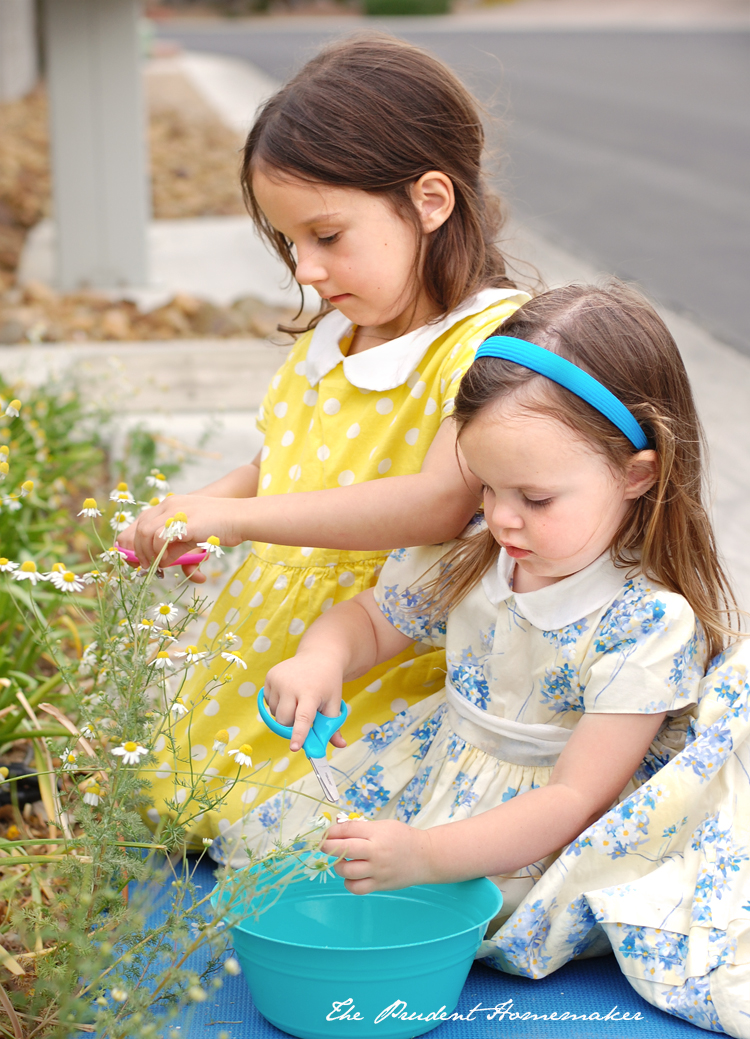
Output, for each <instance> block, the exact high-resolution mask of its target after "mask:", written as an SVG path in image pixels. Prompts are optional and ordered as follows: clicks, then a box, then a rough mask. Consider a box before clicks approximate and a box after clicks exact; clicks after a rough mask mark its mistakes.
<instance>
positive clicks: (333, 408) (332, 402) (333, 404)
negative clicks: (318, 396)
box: [323, 397, 341, 415]
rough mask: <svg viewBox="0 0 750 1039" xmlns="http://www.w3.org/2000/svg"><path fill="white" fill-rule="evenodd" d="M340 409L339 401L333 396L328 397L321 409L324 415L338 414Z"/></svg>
mask: <svg viewBox="0 0 750 1039" xmlns="http://www.w3.org/2000/svg"><path fill="white" fill-rule="evenodd" d="M340 410H341V402H340V401H338V400H336V398H335V397H329V398H328V400H327V401H326V402H325V404H324V405H323V411H325V413H326V415H338V413H339V411H340Z"/></svg>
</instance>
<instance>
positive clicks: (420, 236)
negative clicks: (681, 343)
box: [120, 35, 528, 845]
mask: <svg viewBox="0 0 750 1039" xmlns="http://www.w3.org/2000/svg"><path fill="white" fill-rule="evenodd" d="M482 150H483V131H482V125H481V121H480V118H479V115H478V113H477V110H476V106H475V104H474V102H473V99H472V98H471V96H470V95H469V94H468V92H467V91H466V90H465V88H464V87H463V86H462V85H461V83H459V81H458V80H457V79H456V78H455V77H454V76H453V75H452V73H450V72H449V71H448V69H446V68H445V67H444V66H443V65H442V64H441V63H440V62H438V61H437V60H436V59H434V58H433V57H431V56H430V55H428V54H426V53H424V52H423V51H420V50H418V49H417V48H414V47H412V46H410V45H408V44H405V43H402V42H399V41H396V40H392V39H389V38H385V37H380V36H375V35H368V36H365V37H360V38H357V39H355V40H349V41H346V42H344V43H339V44H336V45H334V46H332V47H329V48H328V49H327V50H325V51H323V52H322V53H321V54H319V55H318V56H317V57H316V58H314V59H313V60H312V61H311V62H310V63H309V64H308V65H307V66H305V68H304V69H303V70H302V71H301V72H300V73H299V74H298V75H297V76H296V77H295V78H294V79H293V80H292V81H291V82H290V83H288V84H287V85H286V86H285V87H284V88H283V89H282V90H280V91H279V93H277V94H276V95H275V96H274V97H272V98H271V99H270V100H269V101H268V102H267V103H266V104H265V106H264V108H263V109H262V111H261V112H260V114H259V116H258V118H257V119H256V122H255V125H254V126H253V128H252V130H251V132H250V135H249V137H248V140H247V144H246V146H245V152H244V162H243V169H242V182H243V187H244V190H245V193H246V197H247V201H248V207H249V209H250V212H251V214H252V216H253V218H254V220H255V223H256V226H257V227H258V229H259V230H260V231H261V233H262V234H263V235H265V237H266V239H267V240H268V241H269V243H270V244H271V245H272V246H273V247H274V248H275V250H276V251H277V252H278V253H279V255H280V256H281V257H282V258H283V259H284V261H285V262H286V263H287V265H288V267H289V269H290V271H291V272H292V274H293V276H294V277H295V278H296V279H297V281H298V282H299V283H300V285H310V286H312V287H313V288H314V289H315V290H316V291H317V292H318V294H319V295H320V297H321V310H320V313H319V314H318V315H317V316H316V318H315V319H314V320H313V321H312V322H311V323H310V326H309V327H308V328H307V329H306V330H305V331H304V332H303V334H301V335H300V336H299V338H298V339H297V341H296V344H295V346H294V348H293V349H292V351H291V353H290V355H289V357H288V358H287V360H286V362H285V363H284V364H283V365H282V367H281V369H280V370H279V372H278V374H277V375H276V376H275V377H274V379H273V381H272V383H271V387H270V389H269V391H268V393H267V396H266V398H265V401H264V403H263V406H262V409H261V412H260V415H259V419H258V427H259V428H260V430H261V431H262V432H263V434H264V445H263V449H262V451H261V452H260V453H259V455H258V456H257V457H256V458H255V459H254V460H253V461H252V462H250V463H248V464H247V465H245V466H241V467H240V468H239V469H236V470H234V471H233V472H231V473H229V474H228V475H227V476H225V477H223V478H222V479H220V480H218V481H217V482H215V483H213V484H211V485H210V486H208V487H205V488H203V489H202V490H201V491H198V492H196V493H195V494H191V495H187V496H180V497H176V496H172V497H170V498H169V499H168V501H165V502H164V503H162V504H161V505H160V506H157V507H154V508H152V509H149V510H147V511H145V512H144V513H143V514H142V515H141V516H140V517H139V519H138V521H137V522H136V523H135V524H134V525H133V526H132V527H131V528H130V529H129V530H128V531H126V532H125V533H124V534H123V535H121V537H120V543H121V544H122V545H123V546H125V547H128V548H132V549H134V551H135V552H136V554H137V555H138V558H139V559H140V560H141V562H142V563H143V564H144V565H145V564H147V563H149V562H150V561H151V560H153V558H154V557H155V555H156V554H157V553H158V552H159V551H160V550H161V549H162V548H163V546H164V542H163V540H162V539H161V537H160V532H162V531H163V530H164V524H165V520H166V519H167V518H169V517H170V516H173V515H174V514H175V512H178V511H181V512H183V513H184V514H185V515H186V517H187V535H186V537H185V538H183V539H182V540H181V541H177V542H173V543H170V544H169V545H168V547H167V550H166V553H165V556H164V557H163V561H164V563H165V564H168V563H169V562H171V561H173V560H174V559H176V558H178V557H179V556H180V555H181V554H182V553H183V552H185V551H186V550H189V549H190V548H191V547H193V546H195V545H197V544H198V543H200V542H205V541H206V540H207V539H208V538H209V537H210V536H214V537H217V538H219V540H220V542H221V544H223V545H237V544H239V543H241V542H243V541H252V550H251V553H250V556H249V557H248V559H247V561H246V562H245V563H244V564H243V565H242V566H241V567H240V568H239V570H238V571H237V572H236V573H235V574H234V575H233V576H232V577H231V578H230V580H229V582H228V584H227V586H226V588H225V589H224V591H223V592H222V594H221V595H220V597H219V599H218V601H217V603H216V605H215V606H214V608H213V610H212V612H211V615H210V617H209V618H208V620H207V623H206V625H205V629H204V633H203V643H202V646H201V647H200V648H201V649H206V648H213V649H214V650H215V649H217V648H218V647H221V646H222V640H223V639H225V637H226V633H227V631H228V630H231V633H232V635H233V636H234V637H233V639H232V640H231V642H232V645H231V649H232V652H231V654H230V658H231V659H229V660H225V659H222V658H221V657H220V656H217V657H215V659H214V661H213V663H212V664H211V666H210V667H209V668H206V667H205V666H204V662H203V661H200V660H198V661H197V662H196V664H195V666H194V668H193V670H192V673H190V672H188V679H187V682H186V683H185V685H184V686H183V689H182V692H181V696H182V699H183V701H184V703H185V705H186V707H187V713H186V714H185V716H184V717H183V718H182V719H181V720H180V721H179V722H177V723H175V724H174V726H173V728H172V730H171V735H170V737H169V738H165V737H164V736H162V737H160V739H159V741H158V742H157V745H156V747H155V748H154V749H155V751H156V752H157V754H158V755H159V762H158V764H157V765H156V768H155V769H154V771H153V772H151V773H150V774H149V779H150V780H151V782H152V793H153V796H154V801H155V807H154V808H153V809H152V810H151V812H150V815H151V816H152V818H153V820H154V822H155V823H158V822H159V821H160V820H161V821H165V820H166V818H168V817H170V816H171V817H172V818H173V819H175V818H176V819H177V821H178V823H179V824H180V825H181V826H183V827H184V833H185V836H186V839H187V841H188V843H189V844H193V845H196V844H199V843H200V841H201V838H213V837H215V836H217V834H218V833H223V832H224V831H225V830H226V829H227V828H228V827H229V826H230V825H231V824H232V823H234V822H236V821H237V820H238V819H240V818H241V817H242V816H243V815H244V814H246V813H247V812H248V811H249V810H250V809H251V808H254V807H257V806H258V804H260V803H261V802H262V801H263V800H264V799H265V798H267V797H269V796H271V795H272V794H273V793H275V791H276V790H278V789H279V787H283V786H285V785H287V784H288V783H290V782H292V781H293V780H295V779H298V778H299V777H300V776H301V775H302V774H304V772H305V771H306V770H307V768H308V764H307V760H306V759H304V760H302V755H294V756H293V760H292V759H291V758H290V755H289V743H288V741H284V740H282V739H280V738H279V737H277V736H274V735H273V734H272V733H270V732H269V731H268V730H267V729H266V727H265V726H264V725H263V724H262V723H260V722H259V720H258V718H257V708H256V700H255V697H256V693H257V690H258V688H259V687H260V686H261V685H262V684H263V682H264V680H265V674H266V672H267V670H268V669H269V668H270V667H272V666H273V665H274V664H275V663H277V662H278V661H280V660H283V659H285V658H287V657H289V656H292V655H293V654H294V652H295V650H296V647H297V644H298V642H299V639H300V637H301V635H302V633H303V632H304V631H306V630H307V628H308V627H309V626H310V624H311V623H312V622H313V621H314V620H315V618H316V617H317V616H319V615H320V613H321V612H323V611H325V610H327V609H328V608H329V607H331V606H332V605H334V604H335V603H338V602H341V601H343V600H344V599H348V598H350V597H351V596H353V595H356V594H357V593H359V592H361V591H363V590H364V589H366V588H370V587H372V586H373V585H374V584H375V582H376V580H377V575H378V573H379V571H380V568H381V567H382V565H383V562H384V560H385V558H386V556H387V553H388V551H389V550H390V549H393V548H398V547H402V546H407V545H421V544H436V543H440V542H443V541H446V540H448V539H450V538H452V537H455V536H456V535H457V534H458V533H459V531H461V530H462V529H463V527H464V526H465V525H466V523H467V522H468V520H469V518H470V517H471V516H472V515H473V513H474V512H475V511H476V508H477V504H478V501H479V495H480V490H481V489H480V487H479V485H478V484H476V485H474V484H475V483H476V481H474V483H472V482H471V481H468V482H467V480H466V478H465V476H464V475H463V473H462V471H461V469H460V467H459V465H458V460H457V454H456V438H455V433H454V431H453V424H452V423H444V419H445V418H446V417H447V416H449V415H450V414H451V412H452V410H453V399H454V397H455V394H456V391H457V389H458V384H459V382H460V380H461V376H462V375H463V373H464V372H465V371H466V369H467V368H468V367H469V365H470V364H471V362H472V359H473V356H474V351H475V349H476V347H477V346H478V345H479V344H480V343H481V342H482V341H483V340H484V339H485V338H486V337H487V336H488V335H489V334H490V333H491V332H492V331H493V330H494V329H496V328H497V327H498V325H500V324H501V323H502V322H503V320H505V318H506V317H508V316H509V315H510V314H511V313H513V312H514V311H515V310H516V309H517V307H519V306H520V305H521V304H522V303H523V302H525V301H526V300H527V299H528V295H527V294H526V293H524V292H520V291H519V290H518V289H517V288H516V287H515V286H514V284H513V282H512V281H511V279H510V278H509V276H508V274H507V272H506V266H505V261H504V258H503V256H502V254H501V252H500V251H499V249H498V247H497V245H496V244H495V243H496V240H497V237H498V234H499V230H500V227H501V224H502V214H501V210H500V207H499V203H498V200H497V199H496V198H495V197H494V196H493V195H492V194H491V193H490V192H489V191H488V189H487V188H486V187H485V185H484V182H483V176H482V170H481V157H482ZM292 494H293V495H294V497H291V495H292ZM192 576H193V579H194V580H201V579H202V575H200V574H197V573H196V574H193V575H192ZM224 648H226V646H225V647H224ZM217 660H218V661H219V662H220V664H221V667H220V668H217V666H216V661H217ZM444 666H445V665H444V654H443V652H442V650H434V651H429V650H428V651H427V652H424V648H422V649H421V650H420V649H419V648H417V649H416V650H415V648H414V647H409V648H408V649H407V650H405V651H404V652H403V653H402V654H401V656H400V657H399V658H398V659H397V660H396V661H390V662H389V663H388V665H387V666H384V667H381V668H378V669H375V670H374V671H372V672H371V673H370V674H368V675H367V676H365V677H363V678H362V679H360V680H357V681H355V682H352V683H350V684H349V685H348V686H347V688H346V689H345V696H346V699H347V701H348V703H349V705H350V708H351V713H350V716H349V719H348V721H347V724H346V725H345V727H344V729H343V730H342V732H341V734H337V736H336V737H334V739H333V741H332V742H334V744H336V745H337V746H343V745H344V742H345V739H347V738H348V739H349V740H352V739H354V740H356V739H357V738H359V737H361V735H362V733H363V732H366V731H368V730H369V728H371V727H373V726H376V725H381V724H383V723H384V722H387V721H389V720H392V719H393V718H394V716H395V715H396V714H398V713H399V712H400V711H402V710H403V709H404V708H406V707H408V706H411V705H412V704H414V703H415V702H417V701H419V700H421V699H423V698H424V697H425V696H428V695H429V694H430V693H432V692H433V691H435V690H436V689H439V688H440V687H441V685H442V676H443V673H444ZM215 744H216V745H218V746H223V745H227V744H228V745H229V747H231V748H232V749H233V750H235V751H242V749H243V748H244V747H245V745H249V746H252V748H253V750H252V757H253V759H254V761H255V763H256V767H257V766H259V765H263V766H264V767H263V768H261V769H260V771H259V772H258V771H256V773H255V776H254V781H253V782H251V783H247V782H243V783H236V784H235V785H234V786H233V787H231V782H230V781H231V780H233V779H234V777H236V775H237V768H236V765H235V762H234V760H233V758H232V757H231V756H229V755H219V754H217V753H216V752H215V750H214V745H215ZM243 754H244V755H245V756H246V755H247V754H249V751H247V750H244V751H243ZM243 760H244V758H243ZM243 773H246V770H245V769H243ZM201 775H203V776H205V779H206V783H207V786H208V788H210V789H211V790H212V791H213V792H214V797H215V794H216V791H220V790H221V789H222V786H223V788H224V791H225V796H224V799H223V802H222V803H221V804H220V805H219V806H218V807H217V808H214V809H212V810H204V809H206V807H207V806H206V805H205V804H201V803H200V797H195V798H194V799H193V800H192V801H191V799H190V796H191V793H194V792H195V791H196V790H200V788H201V787H200V784H201V782H202V780H201V778H200V777H201ZM230 787H231V789H230Z"/></svg>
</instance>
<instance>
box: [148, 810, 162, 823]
mask: <svg viewBox="0 0 750 1039" xmlns="http://www.w3.org/2000/svg"><path fill="white" fill-rule="evenodd" d="M146 815H147V816H148V817H149V819H150V820H151V822H152V823H158V822H159V821H160V819H161V816H160V815H159V813H158V812H157V810H156V809H155V808H149V810H148V811H147V812H146Z"/></svg>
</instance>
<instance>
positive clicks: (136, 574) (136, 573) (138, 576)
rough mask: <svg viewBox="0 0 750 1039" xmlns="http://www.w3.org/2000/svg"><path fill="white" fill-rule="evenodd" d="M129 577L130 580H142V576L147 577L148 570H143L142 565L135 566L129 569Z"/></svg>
mask: <svg viewBox="0 0 750 1039" xmlns="http://www.w3.org/2000/svg"><path fill="white" fill-rule="evenodd" d="M129 577H130V580H131V581H142V580H143V578H144V577H148V570H144V569H143V567H142V566H135V567H133V568H132V569H131V571H130V574H129Z"/></svg>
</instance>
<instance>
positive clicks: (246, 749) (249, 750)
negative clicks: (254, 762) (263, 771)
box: [240, 743, 253, 758]
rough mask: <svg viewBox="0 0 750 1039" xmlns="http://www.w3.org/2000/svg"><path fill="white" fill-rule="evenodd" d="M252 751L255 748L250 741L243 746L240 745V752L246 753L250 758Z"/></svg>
mask: <svg viewBox="0 0 750 1039" xmlns="http://www.w3.org/2000/svg"><path fill="white" fill-rule="evenodd" d="M252 752H253V748H252V747H251V746H250V744H249V743H243V744H242V746H241V747H240V754H244V755H245V756H246V757H248V758H249V757H250V755H251V754H252Z"/></svg>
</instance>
